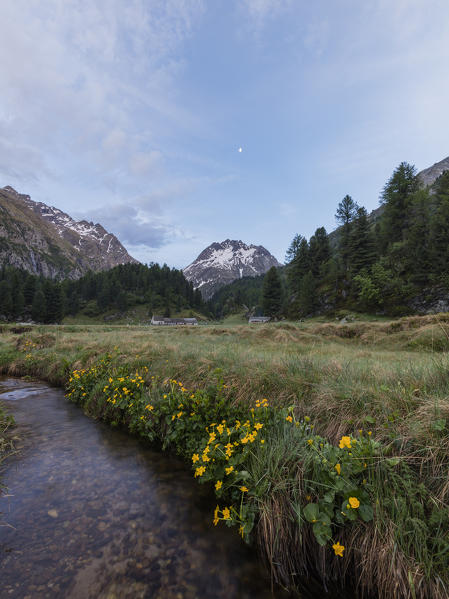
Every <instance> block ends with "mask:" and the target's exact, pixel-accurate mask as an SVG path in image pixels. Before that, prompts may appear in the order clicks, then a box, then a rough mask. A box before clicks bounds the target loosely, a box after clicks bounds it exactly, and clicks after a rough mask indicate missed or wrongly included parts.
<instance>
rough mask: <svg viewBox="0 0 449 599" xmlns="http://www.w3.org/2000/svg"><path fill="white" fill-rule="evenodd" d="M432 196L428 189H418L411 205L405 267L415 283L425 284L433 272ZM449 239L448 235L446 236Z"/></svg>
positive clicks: (410, 278)
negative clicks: (430, 224) (430, 223)
mask: <svg viewBox="0 0 449 599" xmlns="http://www.w3.org/2000/svg"><path fill="white" fill-rule="evenodd" d="M430 204H431V198H430V194H429V191H428V190H427V189H420V190H419V191H417V192H416V193H415V194H414V196H413V199H412V201H411V206H410V226H409V229H408V232H407V238H406V247H405V268H406V272H407V275H408V277H409V280H410V281H411V282H412V284H414V285H418V286H421V285H425V284H426V283H427V282H428V280H429V276H430V274H431V272H432V268H433V265H432V256H431V250H432V238H431V236H430V226H429V222H430V220H431V219H430ZM446 239H447V240H449V239H448V237H446Z"/></svg>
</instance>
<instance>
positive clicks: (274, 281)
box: [262, 266, 282, 317]
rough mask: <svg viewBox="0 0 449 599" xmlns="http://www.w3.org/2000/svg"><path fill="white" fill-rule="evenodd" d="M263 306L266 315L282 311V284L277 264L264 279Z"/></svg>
mask: <svg viewBox="0 0 449 599" xmlns="http://www.w3.org/2000/svg"><path fill="white" fill-rule="evenodd" d="M262 307H263V311H264V313H265V316H271V317H273V316H279V314H280V311H281V307H282V286H281V280H280V278H279V274H278V271H277V269H276V267H275V266H272V267H271V268H270V270H269V271H268V272H267V274H266V275H265V278H264V280H263V289H262Z"/></svg>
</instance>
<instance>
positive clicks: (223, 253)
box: [183, 239, 281, 299]
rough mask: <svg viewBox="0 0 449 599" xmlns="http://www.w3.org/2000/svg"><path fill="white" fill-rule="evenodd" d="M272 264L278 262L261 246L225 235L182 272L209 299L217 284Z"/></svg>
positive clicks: (250, 273) (254, 274) (274, 264)
mask: <svg viewBox="0 0 449 599" xmlns="http://www.w3.org/2000/svg"><path fill="white" fill-rule="evenodd" d="M272 266H281V264H280V263H279V262H278V261H277V260H276V258H275V257H274V256H273V255H272V254H270V252H269V251H268V250H266V249H265V248H264V247H263V246H261V245H257V246H256V245H246V243H243V241H236V240H231V239H226V241H222V242H221V243H212V244H211V245H210V246H209V247H207V248H206V249H205V250H203V251H202V252H201V254H200V255H199V256H198V258H197V259H196V260H194V261H193V262H192V264H189V266H187V267H186V268H184V270H183V272H184V276H185V277H186V279H187V280H188V281H192V283H193V286H194V288H195V289H200V291H201V294H202V296H203V298H204V299H209V298H211V297H212V295H213V294H214V293H215V291H217V289H219V288H220V287H223V286H224V285H227V284H228V283H231V282H232V281H235V280H236V279H239V278H240V279H241V278H242V277H255V276H257V275H261V274H264V273H266V272H267V270H269V269H270V268H271V267H272Z"/></svg>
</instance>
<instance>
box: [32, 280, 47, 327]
mask: <svg viewBox="0 0 449 599" xmlns="http://www.w3.org/2000/svg"><path fill="white" fill-rule="evenodd" d="M31 317H32V318H33V320H35V321H36V322H45V321H46V318H47V303H46V300H45V294H44V292H43V291H42V289H41V288H40V287H37V288H36V291H35V293H34V298H33V305H32V308H31Z"/></svg>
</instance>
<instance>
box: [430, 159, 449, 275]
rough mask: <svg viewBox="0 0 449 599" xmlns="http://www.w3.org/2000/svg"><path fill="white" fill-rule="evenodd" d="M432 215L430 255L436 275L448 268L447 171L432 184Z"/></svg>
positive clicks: (448, 196) (448, 194)
mask: <svg viewBox="0 0 449 599" xmlns="http://www.w3.org/2000/svg"><path fill="white" fill-rule="evenodd" d="M433 191H434V194H435V195H434V197H433V215H432V219H431V223H430V241H431V247H430V257H431V260H432V270H433V272H434V273H435V274H436V275H437V276H441V275H443V274H446V273H447V272H448V270H449V171H446V172H444V173H443V174H442V175H441V176H440V177H438V179H437V180H436V181H435V183H434V185H433Z"/></svg>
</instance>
